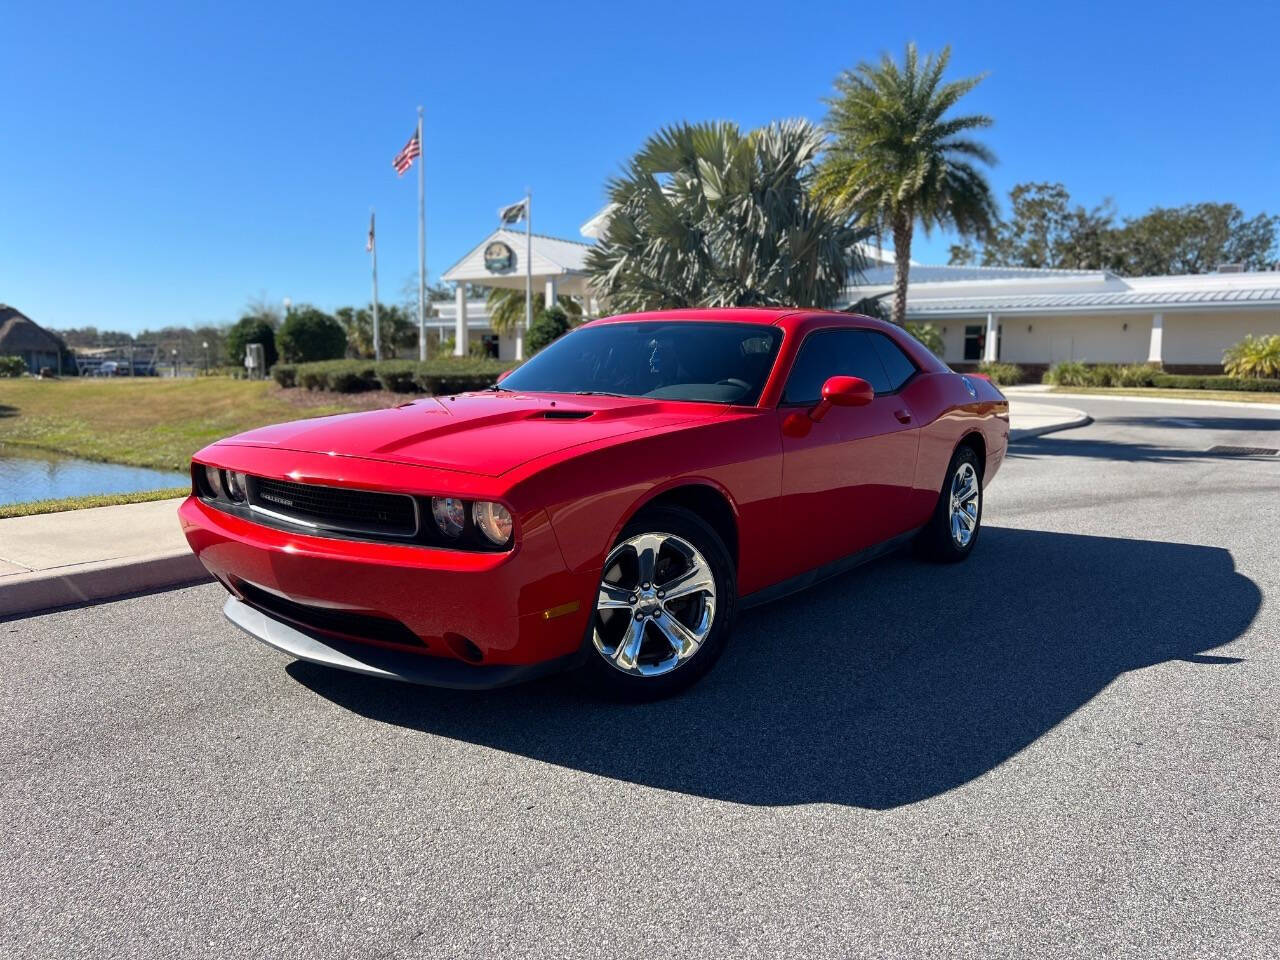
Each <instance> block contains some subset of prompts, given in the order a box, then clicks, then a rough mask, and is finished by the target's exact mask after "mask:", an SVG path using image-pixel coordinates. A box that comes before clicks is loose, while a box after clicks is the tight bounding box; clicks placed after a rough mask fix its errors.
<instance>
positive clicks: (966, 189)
mask: <svg viewBox="0 0 1280 960" xmlns="http://www.w3.org/2000/svg"><path fill="white" fill-rule="evenodd" d="M950 59H951V48H950V47H944V48H943V50H942V53H940V54H938V55H937V56H934V55H933V54H926V55H925V58H924V61H923V62H921V60H920V56H919V54H918V52H917V51H916V46H915V44H914V43H910V44H907V50H906V55H905V57H904V60H903V63H902V66H901V67H900V66H899V65H898V64H897V63H895V62H894V61H893V58H892V57H890V56H889V55H888V54H887V53H886V54H884V55H883V56H881V58H880V62H879V63H878V64H871V63H866V62H863V63H860V64H858V66H856V67H855V68H854V69H852V70H846V71H845V72H844V73H842V74H841V75H840V76H839V77H837V78H836V83H835V87H836V90H835V93H836V95H835V96H833V97H831V98H829V99H827V101H826V103H827V105H828V107H829V108H830V112H829V113H828V116H827V124H828V127H829V128H830V130H831V133H832V137H833V139H832V142H831V146H830V149H828V151H827V153H826V156H824V157H823V160H822V165H821V168H820V169H819V172H818V178H817V193H818V196H820V197H822V198H824V199H826V200H828V201H831V202H833V203H835V204H836V206H837V207H839V208H840V209H842V210H846V211H849V212H850V213H852V214H853V215H854V216H856V217H857V218H858V220H859V222H861V223H863V224H866V225H868V226H872V227H874V228H875V229H876V231H877V232H878V233H881V234H883V233H885V232H888V233H889V234H890V236H892V237H893V252H894V259H895V264H894V267H895V269H894V291H893V314H892V317H893V320H894V322H896V323H903V322H904V321H905V320H906V316H907V277H908V270H909V264H910V260H911V238H912V234H913V233H914V231H915V225H916V223H917V222H919V224H920V225H921V226H922V227H923V228H924V230H925V232H926V233H928V232H929V231H930V230H932V229H933V228H934V227H942V226H950V227H954V228H955V229H956V231H957V232H959V233H960V234H961V235H962V236H964V235H975V236H979V237H983V238H985V237H986V235H987V234H989V233H990V231H991V226H992V224H993V223H994V222H995V221H996V218H997V215H996V206H995V201H994V200H993V199H992V196H991V188H990V186H988V184H987V180H986V177H985V176H984V175H983V173H982V172H981V171H980V170H979V169H978V167H977V166H976V165H975V161H976V162H978V163H983V164H987V165H991V164H994V163H995V156H994V155H993V154H992V152H991V151H990V150H989V149H987V147H986V146H984V145H983V144H981V143H979V142H978V141H976V140H974V139H972V138H970V137H969V136H967V134H969V132H970V131H973V130H979V129H983V128H985V127H989V126H991V124H992V120H991V118H990V117H987V116H984V115H982V114H967V115H963V116H951V117H948V116H947V114H948V111H950V110H951V108H952V107H954V106H955V105H956V103H957V102H958V101H959V100H960V98H961V97H963V96H964V95H965V94H966V93H968V92H969V91H970V90H972V89H973V88H974V87H976V86H977V85H978V84H979V83H980V82H981V81H982V76H976V77H967V78H965V79H963V80H956V81H953V82H951V83H943V82H942V75H943V72H944V71H945V70H946V67H947V63H948V61H949V60H950Z"/></svg>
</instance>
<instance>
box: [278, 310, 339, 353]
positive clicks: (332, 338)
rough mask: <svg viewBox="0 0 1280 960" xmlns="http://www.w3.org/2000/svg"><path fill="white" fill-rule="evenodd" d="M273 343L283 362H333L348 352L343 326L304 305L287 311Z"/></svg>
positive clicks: (319, 311)
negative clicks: (275, 344) (276, 346)
mask: <svg viewBox="0 0 1280 960" xmlns="http://www.w3.org/2000/svg"><path fill="white" fill-rule="evenodd" d="M276 342H277V344H278V346H279V348H280V354H281V356H282V357H283V358H284V361H285V362H286V363H311V362H314V361H317V360H336V359H337V358H339V357H341V356H343V355H344V354H345V353H346V352H347V332H346V331H345V330H343V329H342V324H340V323H339V322H338V321H337V320H335V319H334V318H333V317H331V316H329V314H327V313H325V312H324V311H323V310H317V309H316V308H315V307H312V306H307V305H305V304H304V305H303V306H301V307H297V308H296V309H293V310H290V311H289V316H287V317H286V318H285V321H284V323H282V324H281V325H280V333H279V335H278V336H277V337H276ZM268 366H270V363H268Z"/></svg>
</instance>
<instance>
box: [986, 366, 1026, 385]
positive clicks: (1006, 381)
mask: <svg viewBox="0 0 1280 960" xmlns="http://www.w3.org/2000/svg"><path fill="white" fill-rule="evenodd" d="M978 372H979V373H985V374H986V375H987V376H988V377H990V378H991V380H992V382H993V383H998V384H1000V386H1002V387H1012V386H1016V385H1017V384H1019V383H1021V382H1022V368H1021V367H1020V366H1018V365H1017V364H1016V363H992V362H990V361H983V362H982V363H980V364H978Z"/></svg>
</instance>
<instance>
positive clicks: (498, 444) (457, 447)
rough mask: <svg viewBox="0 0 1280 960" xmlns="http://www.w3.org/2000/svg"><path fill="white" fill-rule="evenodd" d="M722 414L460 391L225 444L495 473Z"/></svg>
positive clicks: (696, 407)
mask: <svg viewBox="0 0 1280 960" xmlns="http://www.w3.org/2000/svg"><path fill="white" fill-rule="evenodd" d="M721 413H722V408H716V407H710V408H708V407H706V406H703V405H701V404H687V403H679V404H677V403H671V402H669V401H659V400H646V399H643V398H638V399H632V398H623V397H579V396H573V395H560V396H551V395H547V394H540V395H536V396H534V395H525V394H509V393H494V394H461V395H459V396H456V397H444V398H434V397H433V398H427V399H422V400H416V401H413V402H411V403H406V404H403V405H401V406H398V407H392V408H390V409H387V410H372V411H369V412H367V413H348V414H339V415H337V416H332V417H319V418H316V419H312V420H297V421H294V422H292V423H281V424H277V425H275V426H271V427H262V428H260V429H258V430H250V431H248V432H246V433H241V434H238V435H236V436H234V437H231V438H229V439H227V440H224V441H222V443H224V444H234V445H239V446H254V447H272V448H275V449H279V450H297V451H300V452H307V453H324V454H329V455H332V456H348V457H360V458H363V459H369V460H385V461H388V462H394V463H407V464H416V465H420V466H428V467H435V468H439V469H445V470H457V471H461V472H465V473H473V474H479V475H482V476H490V477H496V476H499V475H501V474H504V473H506V472H507V471H509V470H513V469H515V468H516V467H518V466H520V465H522V464H525V463H528V462H529V461H530V460H534V459H536V458H538V457H541V456H545V455H547V454H551V453H556V452H558V451H563V450H569V449H571V448H573V447H579V446H582V445H584V444H590V443H595V442H598V441H601V440H610V439H614V438H619V437H624V436H627V435H629V434H634V433H640V432H648V431H652V430H658V429H662V428H664V427H670V426H674V425H676V424H679V423H684V422H686V421H689V420H698V419H710V418H713V417H716V416H719V415H721Z"/></svg>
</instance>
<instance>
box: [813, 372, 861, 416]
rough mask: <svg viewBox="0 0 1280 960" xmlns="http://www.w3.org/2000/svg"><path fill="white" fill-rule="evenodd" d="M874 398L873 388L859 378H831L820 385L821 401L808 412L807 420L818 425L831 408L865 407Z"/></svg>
mask: <svg viewBox="0 0 1280 960" xmlns="http://www.w3.org/2000/svg"><path fill="white" fill-rule="evenodd" d="M875 398H876V391H875V388H873V387H872V386H871V384H869V383H867V381H865V380H863V379H862V378H861V377H832V378H831V379H830V380H828V381H827V382H826V383H824V384H823V385H822V399H821V400H819V401H818V404H817V406H815V407H814V408H813V409H812V410H810V411H809V419H810V420H812V421H813V422H814V423H819V422H821V420H822V418H823V417H825V416H826V415H827V411H828V410H830V409H831V408H832V407H865V406H866V405H867V404H868V403H870V402H871V401H872V400H874V399H875Z"/></svg>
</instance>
